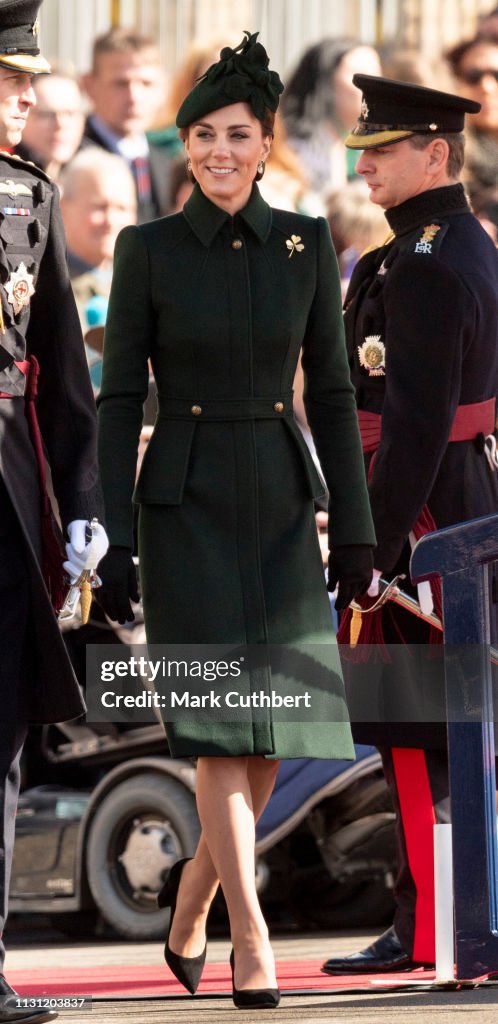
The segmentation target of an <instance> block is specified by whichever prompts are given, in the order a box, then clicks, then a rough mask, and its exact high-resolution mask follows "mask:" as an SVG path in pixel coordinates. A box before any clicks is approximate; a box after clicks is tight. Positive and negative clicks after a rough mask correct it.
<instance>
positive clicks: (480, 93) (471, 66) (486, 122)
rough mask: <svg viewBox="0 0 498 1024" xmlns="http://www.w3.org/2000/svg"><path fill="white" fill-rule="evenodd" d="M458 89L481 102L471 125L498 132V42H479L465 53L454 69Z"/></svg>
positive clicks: (482, 129) (463, 94) (481, 129)
mask: <svg viewBox="0 0 498 1024" xmlns="http://www.w3.org/2000/svg"><path fill="white" fill-rule="evenodd" d="M457 78H458V91H459V92H460V93H461V95H462V96H467V97H468V98H469V99H471V100H477V102H478V103H480V104H481V110H480V112H479V113H478V114H472V117H471V119H470V124H472V125H473V126H474V127H475V128H478V129H479V130H480V131H484V132H486V131H487V132H498V43H497V44H495V43H490V42H486V41H484V40H483V41H482V42H478V43H476V45H475V46H472V47H471V48H470V49H469V50H467V51H466V53H464V55H463V57H462V58H461V60H460V63H459V65H458V69H457Z"/></svg>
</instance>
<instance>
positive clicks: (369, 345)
mask: <svg viewBox="0 0 498 1024" xmlns="http://www.w3.org/2000/svg"><path fill="white" fill-rule="evenodd" d="M358 356H359V359H360V366H363V367H364V369H365V370H368V376H369V377H384V376H385V373H386V346H385V345H383V344H382V342H381V340H380V334H369V335H368V337H367V338H365V341H364V342H363V345H359V346H358Z"/></svg>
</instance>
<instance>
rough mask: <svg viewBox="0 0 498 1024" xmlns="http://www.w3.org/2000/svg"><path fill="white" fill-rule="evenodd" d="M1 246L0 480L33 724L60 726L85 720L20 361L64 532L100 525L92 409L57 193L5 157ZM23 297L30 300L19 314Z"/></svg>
mask: <svg viewBox="0 0 498 1024" xmlns="http://www.w3.org/2000/svg"><path fill="white" fill-rule="evenodd" d="M22 210H24V211H25V212H24V213H20V212H19V211H22ZM15 211H18V212H17V213H16V212H15ZM26 211H27V212H26ZM0 239H1V245H0V281H1V289H0V291H1V302H2V313H3V321H4V328H3V332H2V333H0V392H1V393H2V395H7V396H10V397H2V398H0V476H1V478H2V480H3V482H4V484H5V487H6V490H7V493H8V495H9V497H10V500H11V502H12V504H13V506H14V509H15V512H16V514H17V517H18V520H19V522H20V525H21V528H22V532H23V536H24V540H25V544H26V552H27V556H28V562H29V572H30V589H31V596H32V602H31V607H32V629H33V633H34V636H33V646H34V649H35V652H36V657H35V658H34V659H33V660H34V662H35V676H36V678H34V679H33V681H32V688H31V697H30V707H29V709H28V711H29V717H30V720H32V721H36V722H54V721H62V720H64V719H68V718H73V717H75V716H76V715H77V714H80V713H81V710H82V702H81V698H80V694H79V690H78V688H77V684H76V681H75V679H74V675H73V672H72V669H71V665H70V663H69V660H68V658H67V656H66V653H65V648H64V644H63V643H62V640H61V637H60V633H59V629H58V626H57V622H56V619H55V617H54V614H53V612H52V608H51V604H50V600H49V596H48V593H47V590H46V588H45V585H44V582H43V579H42V576H41V573H40V569H39V560H40V491H39V482H38V471H37V464H36V459H35V455H34V450H33V447H32V443H31V439H30V435H29V430H28V424H27V419H26V415H25V402H24V397H23V396H24V390H25V377H24V375H23V373H22V372H21V370H20V369H19V368H18V367H17V366H16V361H22V360H24V359H25V358H27V357H28V356H29V355H34V356H36V358H37V360H38V362H39V364H40V368H41V372H40V379H39V397H38V402H37V410H38V419H39V423H40V428H41V433H42V437H43V442H44V445H45V449H46V456H47V461H48V464H49V466H50V470H51V474H52V482H53V489H54V492H55V495H56V498H57V501H58V504H59V511H60V515H61V520H62V523H63V525H64V526H65V525H67V523H69V522H70V521H71V520H73V519H86V518H91V517H92V516H94V515H96V516H98V517H99V518H101V517H102V507H101V502H100V499H99V487H98V474H97V462H96V441H95V409H94V400H93V396H92V391H91V387H90V383H89V378H88V370H87V365H86V359H85V353H84V347H83V341H82V337H81V330H80V326H79V321H78V315H77V312H76V307H75V303H74V299H73V295H72V291H71V285H70V281H69V276H68V271H67V266H66V259H65V241H64V230H63V226H62V221H61V217H60V211H59V200H58V191H57V187H56V186H55V185H54V184H52V183H51V182H50V180H49V179H48V178H47V176H46V175H45V174H44V172H43V171H41V170H39V169H38V168H36V167H35V166H34V165H31V164H28V163H25V162H24V161H22V160H20V158H19V157H16V156H10V155H9V154H7V153H1V154H0ZM31 289H34V292H33V293H32V294H31V295H28V294H27V293H28V292H30V291H31ZM16 296H17V298H19V299H21V300H23V298H24V300H26V299H27V301H25V304H21V306H20V308H19V307H17V311H16V306H14V301H15V299H16ZM4 501H5V498H4ZM0 514H1V509H0ZM0 570H1V566H0ZM18 639H19V638H17V639H15V638H12V642H17V640H18ZM2 640H3V642H4V643H8V642H10V640H9V638H5V637H3V638H2ZM21 640H22V641H23V642H24V638H21ZM12 685H13V686H14V685H16V681H15V680H12Z"/></svg>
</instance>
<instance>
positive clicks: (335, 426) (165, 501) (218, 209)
mask: <svg viewBox="0 0 498 1024" xmlns="http://www.w3.org/2000/svg"><path fill="white" fill-rule="evenodd" d="M220 57H221V59H220V61H219V62H218V63H217V64H215V65H213V67H212V68H211V69H210V70H209V71H208V72H207V74H206V76H205V77H204V79H202V80H201V81H200V82H199V83H198V85H197V86H196V87H195V88H194V90H193V91H192V92H191V93H190V94H189V96H188V97H187V99H186V100H185V102H184V104H183V105H182V107H181V109H180V112H179V115H178V119H177V124H178V126H179V128H180V129H181V135H182V137H183V139H184V142H185V148H186V151H187V155H188V158H189V167H190V169H191V171H192V173H193V176H194V178H195V180H196V185H195V188H194V191H193V194H192V197H191V198H190V199H189V200H188V202H187V203H186V205H185V207H184V210H183V212H182V213H181V214H176V215H174V216H171V217H168V218H165V219H162V220H158V221H155V222H154V223H150V224H145V225H141V226H140V227H138V228H135V227H130V228H126V229H125V230H124V231H123V232H122V234H121V235H120V238H119V239H118V244H117V248H116V256H115V269H114V282H113V288H112V293H111V299H110V308H109V317H108V326H107V329H106V340H105V355H104V371H103V383H102V390H101V393H100V401H99V405H100V430H101V434H100V454H101V468H102V478H103V484H104V493H105V500H106V511H107V525H108V531H109V535H110V540H111V545H112V548H111V551H110V554H109V555H108V556H107V558H106V559H105V560H104V562H103V563H102V564H101V567H100V568H99V572H101V574H102V578H103V587H102V588H101V591H100V600H101V601H102V602H103V604H104V607H105V608H106V610H107V612H108V613H109V614H110V615H111V617H113V618H118V619H121V620H124V619H125V618H127V617H128V618H129V617H131V609H130V606H129V596H133V593H134V588H133V579H132V575H131V573H130V554H131V551H130V549H131V546H132V522H133V516H132V506H131V496H132V491H133V486H134V477H135V463H136V450H137V442H138V436H139V431H140V425H141V419H142V405H143V401H144V399H145V397H146V394H147V383H148V360H149V359H150V361H151V363H152V367H153V370H154V375H155V379H156V383H157V388H158V400H159V412H158V418H157V422H156V426H155V429H154V434H153V436H152V439H151V441H150V443H149V447H148V450H147V452H146V455H145V458H144V461H143V465H142V469H141V473H140V477H139V480H138V484H137V486H136V488H135V494H134V499H135V501H136V502H137V503H138V504H139V507H140V515H139V555H140V567H141V578H142V591H143V601H144V613H145V623H146V630H147V638H148V642H149V644H168V645H189V644H218V645H221V644H224V645H230V647H231V648H236V649H238V650H239V651H240V649H241V647H242V648H243V647H244V645H247V646H248V648H249V649H251V650H254V649H256V650H261V651H263V653H264V652H265V651H266V650H267V649H268V648H267V645H275V646H278V647H279V648H283V647H284V646H285V649H286V651H287V652H288V651H289V650H291V649H292V653H293V655H294V659H293V661H292V662H291V663H289V659H288V658H287V660H286V662H285V663H286V665H287V668H285V667H283V666H282V665H281V666H280V668H279V669H276V670H274V671H273V672H272V671H271V669H270V667H269V664H268V661H269V659H268V658H267V659H265V658H263V659H260V660H259V663H258V664H257V665H256V666H255V667H254V666H253V667H252V669H251V670H250V671H248V672H247V673H246V674H245V682H244V683H242V682H241V683H240V685H239V686H238V687H237V685H235V684H234V681H233V679H230V680H228V683H229V685H228V686H226V685H225V684H226V683H227V680H226V679H223V680H221V685H219V687H218V691H219V694H220V695H221V696H222V695H223V692H225V691H226V690H227V689H228V690H230V691H231V692H234V691H237V689H239V690H242V689H243V690H244V695H245V697H246V699H248V702H249V705H250V710H249V711H247V710H246V711H245V713H244V714H240V715H239V716H238V717H237V720H235V721H230V722H227V721H219V718H220V717H223V713H221V715H220V714H219V713H218V714H214V715H212V714H211V715H208V714H207V713H205V714H204V715H203V716H202V717H201V718H199V716H196V715H194V714H193V713H192V711H190V712H189V711H188V710H187V711H184V713H183V714H182V715H181V716H180V717H175V720H174V721H170V722H167V727H166V728H167V734H168V740H169V743H170V748H171V752H172V753H173V754H174V755H175V756H184V755H196V756H197V757H199V762H198V772H197V801H198V809H199V815H200V819H201V823H202V826H203V835H202V839H201V842H200V845H199V848H198V850H197V853H196V856H195V858H194V860H193V861H191V862H189V863H188V864H187V865H186V867H185V864H184V863H183V862H182V863H181V865H179V866H178V869H177V871H176V872H175V871H174V869H173V871H174V873H172V875H171V877H170V879H169V880H168V882H167V883H166V887H165V891H164V892H163V893H162V897H161V899H162V902H163V904H164V905H169V904H171V905H172V910H173V911H174V909H175V905H176V903H175V901H176V895H177V893H178V889H180V900H181V905H182V919H181V921H180V919H179V915H178V914H177V915H175V917H174V922H172V925H171V926H170V934H169V937H168V942H167V944H166V959H167V961H168V963H169V964H170V966H171V967H172V968H173V970H174V971H175V973H176V975H177V976H178V977H180V978H181V979H182V981H183V983H184V984H185V985H186V987H187V988H189V989H190V990H191V991H194V990H195V987H196V984H197V981H198V979H199V976H200V972H201V970H202V964H203V962H204V961H203V958H204V952H205V951H204V948H203V947H204V942H205V922H206V916H207V911H208V908H209V904H210V902H211V899H212V897H213V895H214V892H215V891H216V887H217V884H218V879H219V880H220V881H221V884H222V887H223V891H224V894H225V898H226V901H227V905H228V910H229V916H230V923H231V932H232V940H233V944H234V949H235V955H236V963H237V968H236V981H235V984H236V985H237V988H238V989H241V990H242V993H240V992H239V993H238V994H236V996H235V998H236V1000H238V1003H237V1005H241V1004H242V1003H244V1004H247V1000H249V1001H250V1002H251V1005H252V1006H255V1005H269V1006H271V1005H275V1004H276V1001H278V996H277V995H276V994H275V991H273V990H274V989H275V976H274V963H273V957H272V953H271V947H270V945H269V940H268V932H267V929H266V925H265V922H264V919H263V917H262V915H261V910H260V908H259V903H258V900H257V895H256V891H255V887H254V824H255V820H256V819H257V818H258V817H259V815H260V814H261V813H262V811H263V809H264V806H265V804H266V802H267V801H268V799H269V796H270V793H271V790H272V788H273V784H274V779H275V774H276V767H277V763H278V761H277V759H278V758H279V757H306V756H313V757H326V758H330V757H338V758H347V757H352V756H353V748H352V744H351V736H350V730H349V723H348V719H347V712H346V709H345V702H344V691H343V686H342V680H341V676H340V667H339V659H338V656H337V648H336V647H335V642H334V637H333V633H332V627H331V616H330V606H329V601H328V595H327V590H326V586H325V582H324V578H323V570H322V564H321V556H320V552H319V546H318V541H317V535H316V528H315V520H314V505H313V499H314V498H316V497H318V496H319V495H320V494H321V493H322V492H323V487H322V486H321V484H320V480H319V478H318V476H317V473H316V471H315V469H314V466H313V463H312V461H311V459H310V457H309V454H308V451H307V449H306V446H305V444H304V442H303V440H302V437H301V434H300V432H299V430H298V428H297V427H296V424H295V421H294V419H293V415H292V382H293V379H294V373H295V370H296V365H297V361H298V359H299V356H300V353H301V352H302V361H303V368H304V372H305V377H306V396H305V402H306V409H307V414H308V419H309V422H310V426H311V429H312V432H313V436H314V439H315V443H316V448H317V451H318V454H319V457H320V460H321V464H322V468H323V471H324V475H325V477H326V481H327V485H328V488H329V492H330V537H331V546H332V554H331V560H330V565H329V585H330V586H333V585H335V583H336V582H337V581H338V582H339V603H340V604H341V603H342V604H344V603H346V604H347V603H348V602H349V600H351V599H352V597H353V595H354V594H355V593H356V592H357V591H358V590H359V589H360V588H361V587H362V586H364V585H368V583H369V581H370V578H371V566H372V554H371V550H372V549H371V545H372V544H373V542H374V534H373V528H372V523H371V518H370V512H369V505H368V498H367V492H366V485H365V480H364V472H363V460H362V455H361V448H360V443H359V438H358V432H357V425H356V411H355V404H354V398H353V390H352V387H351V383H350V380H349V372H348V367H347V361H346V354H345V345H344V337H343V327H342V318H341V297H340V288H339V278H338V272H337V265H336V261H335V256H334V253H333V250H332V245H331V242H330V237H329V233H328V228H327V225H326V222H325V221H324V220H320V219H319V220H314V219H312V218H307V217H303V216H298V215H295V214H290V213H284V212H282V211H278V210H272V209H270V207H268V205H267V204H266V203H265V202H264V201H263V199H262V198H261V196H260V194H259V192H258V189H257V186H256V185H255V184H254V181H255V179H257V178H258V177H261V175H262V173H263V171H264V161H265V159H266V158H267V156H268V153H269V150H270V144H271V138H272V129H273V117H274V111H275V110H276V107H277V105H278V96H279V93H280V92H281V90H282V85H281V82H280V79H279V78H278V75H276V73H275V72H272V71H269V70H268V58H267V55H266V52H265V50H264V48H263V47H262V46H261V44H259V43H257V42H256V37H255V36H252V37H249V38H248V39H246V40H244V43H243V44H241V46H240V47H239V48H237V50H230V49H228V48H226V49H225V50H223V51H222V53H221V55H220ZM130 581H131V582H130ZM310 644H313V647H312V648H311V647H310V646H309V645H310ZM186 650H189V648H186ZM163 653H164V651H163ZM174 657H178V654H176V655H174ZM228 660H229V661H230V658H228ZM310 664H311V665H312V671H311V673H310V669H309V665H310ZM289 665H290V667H289ZM307 666H308V668H307V671H306V667H307ZM292 677H293V678H292ZM305 678H306V683H304V682H303V680H304V679H305ZM291 685H292V686H293V689H292V693H293V694H294V695H295V694H296V693H298V694H300V695H301V697H302V701H301V704H300V705H299V706H300V708H301V709H302V711H301V712H300V714H298V715H297V716H296V715H293V716H288V718H291V717H292V720H287V721H284V720H283V717H282V714H280V715H279V714H277V712H275V711H274V710H273V707H268V708H266V709H265V710H264V711H263V712H261V709H260V708H259V707H258V705H257V704H254V703H252V701H253V699H254V700H258V699H259V696H260V695H264V696H267V697H268V698H270V700H271V701H272V700H273V694H276V695H277V698H280V697H282V695H286V694H287V693H290V692H291V690H290V687H291ZM206 688H207V689H209V684H208V685H207V687H206ZM176 689H178V687H176ZM304 690H306V693H308V696H309V702H306V700H305V699H304ZM309 691H311V692H309ZM258 695H259V696H258ZM232 701H233V698H232ZM295 706H298V705H295ZM254 708H257V710H253V709H254ZM164 717H165V719H166V721H167V720H168V714H167V712H164ZM296 717H297V718H301V721H295V720H294V718H296ZM227 756H230V758H231V760H230V762H227V760H226V758H227ZM183 877H185V878H186V879H187V882H186V884H182V885H181V886H180V881H181V878H183ZM263 988H264V989H265V991H266V990H271V991H272V993H273V994H272V995H268V991H266V995H264V994H263V995H261V990H262V989H263ZM247 990H250V991H251V995H248V992H247ZM254 990H256V993H257V994H256V995H255V994H254ZM258 999H259V1002H258Z"/></svg>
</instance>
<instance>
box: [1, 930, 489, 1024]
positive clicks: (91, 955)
mask: <svg viewBox="0 0 498 1024" xmlns="http://www.w3.org/2000/svg"><path fill="white" fill-rule="evenodd" d="M371 938H372V936H371V935H366V934H362V933H360V932H342V933H340V932H334V933H330V934H325V933H323V934H320V935H305V936H298V935H290V936H278V937H276V938H275V940H274V949H275V953H276V956H277V958H280V959H285V960H289V959H293V958H295V959H302V958H304V957H306V958H309V959H317V958H321V957H324V956H330V955H331V954H333V953H335V952H336V953H340V952H352V951H353V950H355V949H358V948H360V947H361V946H362V945H365V944H366V943H367V942H368V941H370V939H371ZM8 948H9V952H8V957H7V964H6V966H7V975H8V973H9V969H10V970H17V969H23V970H28V969H29V967H30V966H32V967H36V968H40V967H43V968H46V970H47V972H50V973H54V974H56V972H57V968H58V967H69V966H70V965H71V964H79V965H85V966H91V965H92V964H100V965H104V964H109V965H110V964H134V965H136V964H154V963H157V962H160V960H161V956H162V951H161V947H160V946H159V947H158V944H157V943H140V944H131V943H125V942H121V941H120V942H108V941H106V942H102V941H99V942H94V943H91V944H87V943H85V944H83V943H76V942H69V941H67V942H64V940H62V941H61V940H60V939H59V938H57V937H56V933H55V932H38V933H37V930H36V928H32V929H31V930H30V931H26V930H25V929H23V930H22V931H20V930H19V928H18V926H15V927H14V928H13V929H11V930H10V935H9V939H8ZM229 948H230V947H229V944H228V942H227V941H224V940H221V939H216V940H214V941H211V942H210V943H209V946H208V950H209V956H208V959H209V960H210V961H211V962H213V963H215V962H220V961H226V960H227V959H228V953H229ZM497 1019H498V987H492V988H486V987H481V988H479V989H469V990H461V991H456V992H455V991H452V992H444V991H443V992H442V991H438V992H435V991H426V992H409V993H407V992H401V993H400V992H396V993H389V994H358V993H357V994H354V995H327V994H323V993H320V994H317V995H314V994H311V995H302V996H284V997H283V998H282V1002H281V1004H280V1007H279V1009H278V1010H277V1011H262V1010H258V1011H252V1012H249V1011H241V1010H236V1009H235V1008H234V1006H233V1003H232V1001H231V999H230V998H229V997H227V998H194V999H191V998H189V997H184V998H181V999H180V998H173V999H156V998H154V999H140V1000H129V999H127V1000H123V1001H121V1000H113V1001H110V1002H100V1001H99V1002H94V1004H93V1009H92V1011H91V1012H89V1013H81V1012H73V1011H69V1010H68V1011H64V1012H62V1013H61V1015H60V1020H61V1024H121V1022H123V1024H132V1022H133V1024H135V1022H137V1024H232V1022H235V1021H237V1022H239V1024H240V1022H244V1021H245V1022H247V1024H253V1022H254V1024H269V1022H270V1021H272V1022H273V1024H291V1022H292V1024H295V1022H299V1024H314V1022H317V1024H335V1022H337V1024H356V1022H358V1024H360V1022H361V1024H384V1021H387V1022H389V1021H396V1024H404V1022H407V1024H412V1022H413V1024H415V1022H417V1024H418V1022H422V1024H432V1022H435V1024H450V1022H451V1024H497Z"/></svg>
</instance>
